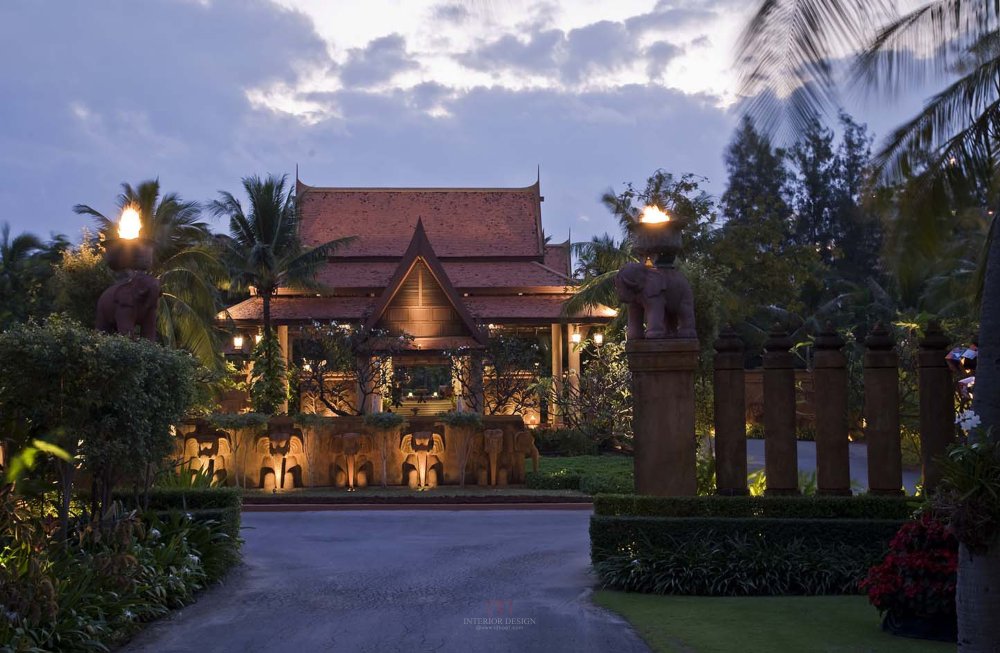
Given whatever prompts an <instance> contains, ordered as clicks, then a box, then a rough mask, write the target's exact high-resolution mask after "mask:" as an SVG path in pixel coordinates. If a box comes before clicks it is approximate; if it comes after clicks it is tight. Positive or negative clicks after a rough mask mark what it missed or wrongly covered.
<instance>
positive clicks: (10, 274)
mask: <svg viewBox="0 0 1000 653" xmlns="http://www.w3.org/2000/svg"><path fill="white" fill-rule="evenodd" d="M43 247H44V245H43V244H42V241H41V240H39V239H38V237H37V236H35V235H34V234H30V233H27V232H25V233H21V234H18V235H17V236H14V237H13V238H12V237H11V235H10V225H9V224H7V223H6V222H5V223H4V224H3V227H0V325H5V324H7V323H9V322H22V321H24V320H25V319H26V318H27V314H28V296H27V295H28V291H29V288H28V286H29V285H30V283H29V280H28V278H27V277H28V274H29V270H28V268H29V267H30V266H31V262H32V257H33V256H34V255H35V254H37V253H38V252H40V251H42V249H43Z"/></svg>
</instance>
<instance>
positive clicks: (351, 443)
mask: <svg viewBox="0 0 1000 653" xmlns="http://www.w3.org/2000/svg"><path fill="white" fill-rule="evenodd" d="M334 447H335V449H334V451H335V452H336V453H337V457H336V459H335V461H334V465H335V466H336V472H335V475H334V484H335V485H336V486H337V487H344V486H345V485H346V486H347V491H348V492H354V491H355V490H356V489H357V487H358V486H360V487H365V486H367V485H368V480H369V479H368V471H367V469H366V467H367V468H370V467H371V461H370V460H369V457H368V454H369V453H370V452H371V450H372V446H371V439H370V438H369V437H368V436H367V435H363V434H361V433H344V434H343V435H341V436H340V437H339V438H337V439H336V440H335V442H334Z"/></svg>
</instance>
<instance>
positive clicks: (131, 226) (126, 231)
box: [118, 206, 142, 240]
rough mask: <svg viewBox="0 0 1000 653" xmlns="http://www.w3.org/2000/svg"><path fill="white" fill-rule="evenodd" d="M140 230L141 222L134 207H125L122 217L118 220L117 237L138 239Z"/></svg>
mask: <svg viewBox="0 0 1000 653" xmlns="http://www.w3.org/2000/svg"><path fill="white" fill-rule="evenodd" d="M140 230H142V220H140V219H139V212H138V211H136V210H135V207H132V206H127V207H125V210H124V211H122V217H121V218H120V219H119V220H118V237H119V238H124V239H126V240H132V239H133V238H138V237H139V231H140Z"/></svg>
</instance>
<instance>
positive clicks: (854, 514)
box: [594, 494, 916, 520]
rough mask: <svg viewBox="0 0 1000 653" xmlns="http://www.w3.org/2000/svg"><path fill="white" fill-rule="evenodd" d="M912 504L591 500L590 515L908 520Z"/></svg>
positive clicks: (868, 499) (874, 499)
mask: <svg viewBox="0 0 1000 653" xmlns="http://www.w3.org/2000/svg"><path fill="white" fill-rule="evenodd" d="M915 506H916V504H915V503H914V502H912V501H907V500H906V499H903V498H897V497H881V496H872V495H862V496H857V497H836V496H818V497H794V496H788V497H785V496H763V497H724V496H706V497H646V496H636V495H628V494H618V495H604V496H600V497H595V498H594V514H596V515H608V516H636V517H715V518H725V517H738V518H749V517H768V518H785V519H787V518H800V519H801V518H805V519H895V520H904V519H908V518H909V517H910V516H911V515H912V514H913V510H914V508H915Z"/></svg>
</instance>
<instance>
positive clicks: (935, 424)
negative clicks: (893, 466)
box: [917, 321, 955, 492]
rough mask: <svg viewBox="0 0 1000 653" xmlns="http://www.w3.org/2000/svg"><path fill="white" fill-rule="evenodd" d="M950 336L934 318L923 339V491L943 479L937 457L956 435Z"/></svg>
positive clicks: (921, 377)
mask: <svg viewBox="0 0 1000 653" xmlns="http://www.w3.org/2000/svg"><path fill="white" fill-rule="evenodd" d="M948 344H949V343H948V338H946V337H945V335H944V333H943V332H942V331H941V325H940V324H939V323H938V322H937V321H932V322H931V323H930V324H929V325H928V326H927V332H926V333H925V334H924V337H923V339H922V340H921V341H920V351H919V353H918V354H917V357H918V365H919V368H920V375H919V382H920V462H921V467H922V472H923V483H924V492H927V491H928V490H933V489H934V488H935V487H936V486H937V484H938V481H940V480H941V469H940V466H939V465H938V462H937V459H938V458H939V457H941V456H943V455H944V453H945V450H946V449H947V448H948V445H949V444H951V442H952V440H953V439H954V435H955V384H954V382H953V381H952V378H951V370H949V369H948V364H947V362H945V359H944V357H945V355H946V354H947V353H948Z"/></svg>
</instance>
